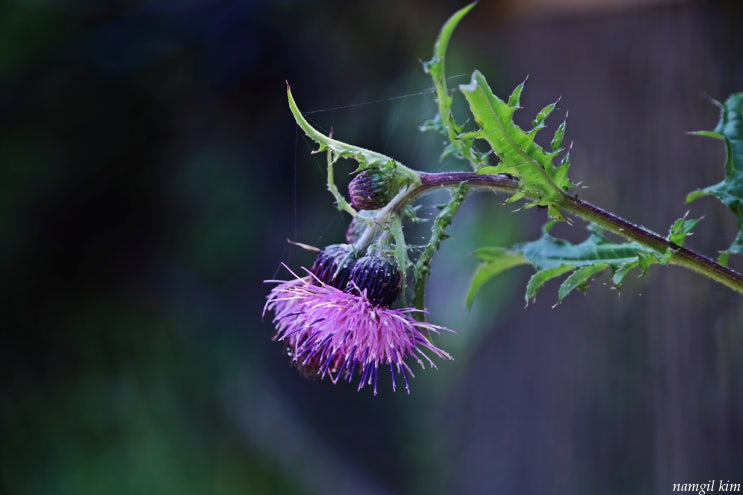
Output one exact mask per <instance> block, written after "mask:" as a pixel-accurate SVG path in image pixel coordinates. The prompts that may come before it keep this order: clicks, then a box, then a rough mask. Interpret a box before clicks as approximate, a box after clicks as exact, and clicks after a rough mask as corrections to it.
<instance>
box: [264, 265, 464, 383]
mask: <svg viewBox="0 0 743 495" xmlns="http://www.w3.org/2000/svg"><path fill="white" fill-rule="evenodd" d="M292 274H293V275H294V276H295V279H293V280H289V281H278V280H272V281H269V282H276V283H277V284H278V285H276V286H275V287H274V288H273V289H272V290H271V292H270V294H269V295H268V301H267V303H266V306H265V309H264V314H265V312H266V311H272V312H273V314H274V318H273V322H274V324H275V326H276V333H275V335H274V340H276V341H279V342H283V343H284V344H285V346H286V348H287V352H288V354H289V355H290V357H291V359H292V362H293V363H294V364H295V365H296V366H297V367H298V368H299V369H300V370H301V371H303V372H305V373H306V374H311V375H314V376H319V377H320V378H322V379H324V378H325V377H329V378H330V380H331V381H332V382H333V383H337V382H338V380H345V381H348V382H349V383H350V382H352V381H353V380H354V378H355V377H357V376H358V390H361V389H362V388H363V387H364V386H366V385H370V386H373V387H374V388H373V390H374V395H376V394H377V383H378V377H379V368H384V367H388V368H389V369H390V374H391V378H392V389H393V390H395V389H396V388H397V382H396V377H397V375H401V376H402V378H403V381H404V383H405V389H406V390H407V391H408V393H410V385H409V381H408V376H411V377H413V376H415V375H414V374H413V371H412V370H411V368H410V366H409V365H408V363H407V361H408V360H411V359H412V360H414V361H416V362H417V363H418V364H419V365H420V366H421V367H422V368H425V363H426V362H427V363H428V364H429V365H430V366H431V367H433V368H436V365H435V363H434V362H433V360H432V359H431V357H430V356H429V354H432V355H434V356H436V357H439V358H442V359H452V357H451V356H450V355H449V354H448V353H447V352H445V351H443V350H441V349H439V348H438V347H436V346H435V345H434V344H433V343H432V342H431V341H430V340H428V338H427V337H426V335H427V334H428V333H439V332H440V331H441V330H446V331H450V330H448V329H447V328H444V327H440V326H438V325H434V324H431V323H427V322H421V321H418V320H416V319H415V318H413V317H412V316H411V314H412V313H414V312H417V311H419V310H416V309H412V308H408V309H402V310H396V309H390V308H389V307H387V306H385V305H380V304H378V303H375V302H373V301H371V300H370V299H369V298H368V296H367V294H368V289H363V290H360V291H354V292H346V291H343V290H339V289H337V288H335V287H333V286H332V285H329V284H327V283H325V282H323V281H322V280H320V279H319V278H317V277H316V276H314V275H313V274H312V273H311V272H309V271H308V276H306V277H299V276H297V275H296V274H294V273H293V272H292ZM349 283H350V282H349Z"/></svg>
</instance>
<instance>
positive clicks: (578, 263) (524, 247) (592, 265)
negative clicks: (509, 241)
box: [475, 222, 664, 303]
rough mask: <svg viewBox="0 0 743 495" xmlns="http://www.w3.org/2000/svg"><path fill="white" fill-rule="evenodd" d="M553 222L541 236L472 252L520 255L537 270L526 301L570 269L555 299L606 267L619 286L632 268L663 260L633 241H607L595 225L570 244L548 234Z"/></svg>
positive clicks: (492, 255)
mask: <svg viewBox="0 0 743 495" xmlns="http://www.w3.org/2000/svg"><path fill="white" fill-rule="evenodd" d="M553 224H554V222H550V223H548V224H547V225H546V226H545V228H544V232H543V233H542V237H540V238H539V239H537V240H535V241H531V242H525V243H521V244H516V245H514V246H512V247H511V248H508V249H506V250H502V249H499V248H481V249H478V250H477V251H476V252H475V254H476V255H477V256H478V258H480V259H481V260H483V261H485V262H486V263H487V262H488V261H490V260H491V259H497V258H498V257H502V256H506V255H520V256H523V259H525V260H526V261H527V262H528V263H530V264H531V265H533V266H534V267H535V268H536V270H537V271H536V273H535V274H534V276H533V277H532V278H531V279H530V280H529V283H528V284H527V287H526V296H525V297H526V300H527V303H528V302H529V301H531V300H533V299H534V298H535V297H536V295H537V292H539V290H540V289H541V288H542V286H543V285H544V284H545V283H546V282H547V281H549V280H551V279H553V278H555V277H558V276H560V275H563V274H565V273H568V272H571V271H573V270H575V273H573V274H571V275H570V276H569V277H568V278H567V279H566V280H565V281H564V282H563V284H562V286H561V287H560V290H559V292H558V300H562V299H563V298H564V297H565V296H566V295H568V294H569V293H570V292H571V291H573V290H574V289H575V288H576V287H581V286H582V285H583V284H584V283H585V282H586V281H587V280H588V279H589V278H590V277H591V276H593V275H595V274H597V273H599V272H601V271H603V270H606V269H607V268H608V269H611V270H612V273H613V276H612V283H614V284H615V285H616V286H617V287H619V286H620V285H621V283H622V281H623V280H624V278H625V277H626V276H627V274H628V273H629V272H630V271H631V270H632V269H634V268H638V267H640V268H641V269H642V271H643V273H644V272H645V271H646V270H647V268H648V267H649V266H650V265H652V264H659V263H663V262H664V259H663V253H659V252H656V251H653V250H652V249H650V248H647V247H644V246H642V245H641V244H639V243H637V242H623V243H616V242H612V241H609V240H608V239H607V238H606V237H605V236H604V232H603V230H601V228H599V227H597V226H595V225H594V226H591V227H589V231H590V235H589V236H588V238H587V239H586V240H584V241H583V242H580V243H578V244H573V243H571V242H569V241H566V240H564V239H558V238H556V237H553V236H552V235H550V234H549V230H550V228H551V227H552V225H553Z"/></svg>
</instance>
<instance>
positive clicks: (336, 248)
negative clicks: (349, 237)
mask: <svg viewBox="0 0 743 495" xmlns="http://www.w3.org/2000/svg"><path fill="white" fill-rule="evenodd" d="M356 257H357V255H356V253H355V251H354V247H353V246H351V245H349V244H331V245H329V246H326V247H325V248H324V249H323V250H322V251H320V252H319V253H317V257H316V258H315V262H314V263H313V265H312V270H311V271H312V273H314V274H315V276H316V277H317V278H318V279H320V281H322V282H323V283H325V284H328V285H332V286H333V287H335V288H337V289H343V288H344V287H345V286H346V284H347V283H348V277H349V276H350V275H351V268H353V266H354V263H355V262H356Z"/></svg>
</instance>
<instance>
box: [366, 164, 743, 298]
mask: <svg viewBox="0 0 743 495" xmlns="http://www.w3.org/2000/svg"><path fill="white" fill-rule="evenodd" d="M419 176H420V182H419V183H417V184H413V185H411V186H409V187H407V188H405V189H403V190H402V191H400V193H398V194H397V196H395V197H394V198H393V199H392V201H390V203H389V204H388V205H387V206H386V207H385V208H383V209H382V210H381V211H380V212H379V214H378V215H377V216H376V218H375V219H374V222H373V224H372V225H371V226H370V227H369V228H368V229H367V231H366V232H365V233H364V235H363V236H362V237H361V239H359V241H358V242H357V243H356V247H358V248H361V249H363V248H366V247H367V246H368V245H369V244H370V243H371V242H372V241H373V240H374V239H375V238H376V237H377V236H378V234H379V230H381V229H382V228H383V226H384V225H385V224H386V223H387V221H388V220H389V219H390V217H391V216H392V215H394V214H398V213H399V212H400V211H401V209H402V208H403V207H404V206H405V205H406V204H407V203H409V202H410V201H412V200H413V199H415V198H417V197H418V196H420V195H421V194H423V193H424V192H427V191H429V190H431V189H437V188H445V187H446V188H449V187H455V186H457V185H459V184H462V183H465V184H467V185H468V186H470V187H481V188H487V189H491V190H495V191H500V192H504V193H509V194H513V193H515V192H517V190H518V184H519V183H518V180H517V179H514V178H511V177H510V176H507V175H500V174H495V175H494V174H477V173H473V172H442V173H424V172H421V173H420V174H419ZM532 199H536V198H532ZM561 207H562V209H563V210H565V211H567V212H568V213H572V214H573V215H575V216H578V217H581V218H583V219H584V220H587V221H589V222H592V223H595V224H596V225H599V226H601V227H603V228H604V229H606V230H607V231H609V232H613V233H615V234H617V235H619V236H621V237H624V238H625V239H628V240H631V241H636V242H638V243H640V244H642V245H643V246H647V247H649V248H651V249H653V250H655V251H658V252H660V253H665V252H666V251H667V250H668V249H670V250H671V251H672V252H673V256H672V257H671V260H670V263H672V264H675V265H679V266H683V267H685V268H688V269H690V270H693V271H695V272H697V273H700V274H702V275H705V276H707V277H709V278H711V279H712V280H715V281H717V282H719V283H721V284H723V285H725V286H726V287H728V288H730V289H732V290H734V291H736V292H739V293H743V276H742V275H741V274H739V273H738V272H736V271H734V270H731V269H730V268H728V267H725V266H722V265H720V264H719V263H716V262H714V261H713V260H711V259H709V258H707V257H705V256H702V255H701V254H698V253H696V252H694V251H691V250H689V249H687V248H685V247H682V246H679V245H678V244H676V243H673V242H671V241H669V240H668V239H666V238H664V237H661V236H660V235H658V234H656V233H654V232H651V231H649V230H647V229H645V228H643V227H640V226H639V225H635V224H633V223H630V222H628V221H627V220H625V219H623V218H621V217H618V216H616V215H615V214H613V213H611V212H608V211H606V210H603V209H601V208H599V207H598V206H595V205H592V204H591V203H588V202H586V201H583V200H582V199H579V198H578V197H577V196H568V195H567V194H566V195H564V197H563V201H562V204H561Z"/></svg>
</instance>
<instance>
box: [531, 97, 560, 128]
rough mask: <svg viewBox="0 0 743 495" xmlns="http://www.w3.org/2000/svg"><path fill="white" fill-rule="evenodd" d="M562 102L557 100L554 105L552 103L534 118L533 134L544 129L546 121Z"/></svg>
mask: <svg viewBox="0 0 743 495" xmlns="http://www.w3.org/2000/svg"><path fill="white" fill-rule="evenodd" d="M559 101H560V100H557V101H556V102H554V103H550V104H549V105H547V106H546V107H544V108H543V109H541V110H540V111H539V113H538V114H537V116H536V117H534V120H533V121H532V123H531V125H532V127H533V128H534V129H533V131H532V132H534V131H538V130H539V129H542V128H543V127H544V121H545V120H547V117H549V116H550V114H551V113H552V112H553V111H554V110H555V108H557V103H558V102H559Z"/></svg>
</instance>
